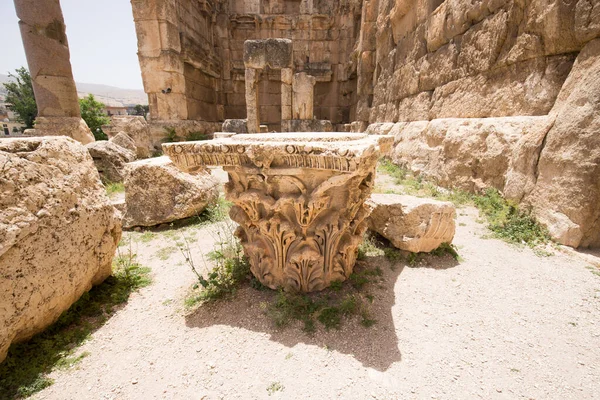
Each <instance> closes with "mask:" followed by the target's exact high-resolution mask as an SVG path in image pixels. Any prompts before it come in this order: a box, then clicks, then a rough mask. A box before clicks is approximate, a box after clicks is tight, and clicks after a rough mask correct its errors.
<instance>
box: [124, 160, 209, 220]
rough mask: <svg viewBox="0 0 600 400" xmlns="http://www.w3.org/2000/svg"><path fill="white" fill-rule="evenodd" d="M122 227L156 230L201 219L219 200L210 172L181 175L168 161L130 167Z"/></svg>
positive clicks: (127, 176)
mask: <svg viewBox="0 0 600 400" xmlns="http://www.w3.org/2000/svg"><path fill="white" fill-rule="evenodd" d="M126 169H127V170H126V178H125V203H126V204H127V209H126V212H125V217H124V219H123V226H124V227H126V228H132V227H135V226H155V225H160V224H163V223H168V222H173V221H177V220H180V219H184V218H189V217H193V216H195V215H199V214H200V213H201V212H202V211H203V210H204V209H205V208H206V207H207V206H209V205H211V204H214V203H215V201H216V200H217V198H218V197H219V191H218V181H217V180H216V179H215V178H213V177H212V176H211V175H210V174H209V173H208V172H206V171H204V170H201V171H199V172H195V173H187V172H182V171H180V170H179V169H178V168H177V167H176V166H175V165H174V164H173V163H172V162H171V160H169V158H168V157H158V158H152V159H148V160H142V161H136V162H133V163H130V164H128V165H127V168H126Z"/></svg>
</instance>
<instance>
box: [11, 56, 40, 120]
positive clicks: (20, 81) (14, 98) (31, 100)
mask: <svg viewBox="0 0 600 400" xmlns="http://www.w3.org/2000/svg"><path fill="white" fill-rule="evenodd" d="M15 72H16V74H11V73H10V72H9V73H8V76H9V77H10V78H13V80H14V82H7V83H5V84H4V88H5V89H6V91H7V95H6V102H7V103H8V104H10V108H11V109H12V110H13V111H14V112H15V114H16V115H17V121H19V122H22V123H23V124H24V125H25V129H30V128H33V123H34V121H35V118H36V117H37V105H36V103H35V95H34V93H33V84H32V83H31V75H30V74H29V71H28V70H27V69H26V68H25V67H21V68H17V69H16V70H15Z"/></svg>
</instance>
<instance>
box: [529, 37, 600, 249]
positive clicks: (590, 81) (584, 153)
mask: <svg viewBox="0 0 600 400" xmlns="http://www.w3.org/2000/svg"><path fill="white" fill-rule="evenodd" d="M551 115H553V116H556V120H555V122H554V125H553V126H552V128H551V129H550V130H549V131H548V134H547V135H546V137H545V138H544V140H543V145H542V149H541V154H540V157H539V161H538V163H537V169H536V171H535V172H536V174H535V175H534V177H536V178H537V179H536V181H535V189H533V191H532V192H531V193H530V194H529V195H528V196H527V197H526V199H525V200H526V202H528V203H530V204H532V205H533V208H534V213H535V215H536V216H537V217H538V220H540V221H541V222H542V223H544V224H545V225H546V226H547V227H548V229H549V231H550V233H551V234H552V236H553V237H554V238H555V239H556V240H558V241H559V242H560V243H563V244H566V245H569V246H573V247H588V246H594V247H598V246H600V178H599V177H600V134H599V132H600V39H596V40H593V41H591V42H589V43H588V44H587V45H586V46H585V47H584V49H583V50H582V51H581V53H579V55H578V56H577V60H576V61H575V65H574V66H573V70H572V72H571V74H570V75H569V78H568V79H567V81H566V82H565V85H564V86H563V89H562V91H561V93H560V95H559V96H558V99H557V101H556V105H555V106H554V108H553V109H552V112H551Z"/></svg>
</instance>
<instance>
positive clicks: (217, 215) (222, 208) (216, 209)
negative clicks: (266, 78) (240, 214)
mask: <svg viewBox="0 0 600 400" xmlns="http://www.w3.org/2000/svg"><path fill="white" fill-rule="evenodd" d="M232 205H233V203H231V202H230V201H227V200H225V199H224V198H223V197H221V196H219V198H218V199H217V202H216V203H215V204H213V205H211V206H208V207H206V208H205V209H204V211H202V213H200V215H198V221H199V222H200V223H201V224H206V223H209V224H212V223H215V222H221V221H224V220H226V219H227V218H229V210H230V209H231V206H232Z"/></svg>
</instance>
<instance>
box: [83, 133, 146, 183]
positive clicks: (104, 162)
mask: <svg viewBox="0 0 600 400" xmlns="http://www.w3.org/2000/svg"><path fill="white" fill-rule="evenodd" d="M85 147H86V148H87V150H88V152H89V153H90V155H91V156H92V159H93V160H94V164H95V165H96V169H97V170H98V172H99V173H100V176H101V177H102V179H103V181H104V182H123V179H124V178H125V176H124V172H125V164H127V163H129V162H132V161H133V160H135V153H133V152H132V151H130V150H127V149H126V148H123V147H121V146H119V145H118V144H116V143H114V142H110V141H107V140H100V141H97V142H93V143H90V144H88V145H86V146H85Z"/></svg>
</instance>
